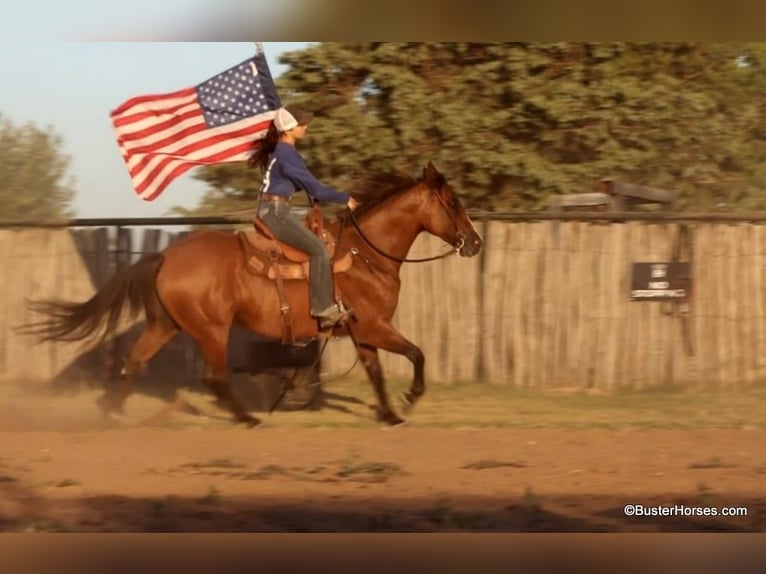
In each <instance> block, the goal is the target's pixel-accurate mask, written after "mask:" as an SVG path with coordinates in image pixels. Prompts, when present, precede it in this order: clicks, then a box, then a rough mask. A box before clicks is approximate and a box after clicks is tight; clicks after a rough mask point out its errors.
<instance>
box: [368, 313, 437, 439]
mask: <svg viewBox="0 0 766 574" xmlns="http://www.w3.org/2000/svg"><path fill="white" fill-rule="evenodd" d="M378 349H383V350H384V351H389V352H391V353H396V354H398V355H403V356H405V357H407V358H408V359H409V360H410V362H411V363H412V366H413V379H412V385H411V386H410V390H409V391H407V392H406V393H404V395H403V396H402V405H403V408H404V411H405V413H408V412H410V411H411V410H412V407H413V406H415V403H416V402H417V400H418V399H419V398H420V397H421V396H423V394H424V393H425V390H426V388H425V379H424V374H423V371H424V366H425V357H424V356H423V352H422V351H421V350H420V348H419V347H418V346H417V345H415V344H414V343H412V342H410V341H408V340H407V339H406V338H404V336H402V334H401V333H399V332H398V331H397V330H396V329H394V327H393V326H392V325H391V324H390V323H383V322H380V323H376V324H375V326H374V328H371V329H369V331H368V332H365V333H364V336H362V335H361V334H360V335H359V346H358V351H359V357H360V358H361V359H362V363H363V364H364V368H365V369H366V371H367V376H368V377H369V378H370V382H371V383H372V386H373V388H374V389H375V395H376V396H377V398H378V418H379V419H380V420H381V421H384V422H387V423H389V424H392V425H395V424H400V423H402V422H404V421H403V420H402V419H401V418H400V417H399V416H398V415H397V414H396V413H395V412H394V410H393V409H392V408H391V405H390V403H389V401H388V395H387V393H386V389H385V381H384V379H383V369H382V368H381V366H380V359H379V358H378V351H377V350H378Z"/></svg>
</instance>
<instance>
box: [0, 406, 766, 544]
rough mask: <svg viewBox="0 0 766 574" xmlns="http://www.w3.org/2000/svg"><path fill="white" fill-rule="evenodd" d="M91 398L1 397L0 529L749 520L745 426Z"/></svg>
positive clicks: (765, 460)
mask: <svg viewBox="0 0 766 574" xmlns="http://www.w3.org/2000/svg"><path fill="white" fill-rule="evenodd" d="M92 398H93V396H86V397H83V398H76V399H73V398H57V399H56V402H55V403H53V402H49V401H44V402H43V401H40V400H36V402H35V400H33V399H32V398H30V399H29V401H28V402H27V403H25V404H20V402H19V401H18V400H13V401H10V400H6V401H5V402H0V530H1V531H15V532H32V531H43V532H61V531H66V532H391V531H396V532H445V531H457V532H461V531H462V532H466V531H469V532H625V531H637V532H638V531H640V532H667V531H673V532H707V531H728V532H762V531H765V530H766V521H764V518H766V496H764V491H765V489H764V478H766V450H765V449H764V444H765V441H764V439H766V431H763V430H760V429H750V430H744V429H743V430H738V429H704V430H664V429H626V430H618V431H615V430H576V429H575V430H565V429H552V428H529V429H508V428H478V427H461V428H432V427H430V428H429V427H425V426H420V427H419V426H418V422H417V417H412V418H411V419H410V422H408V424H406V425H403V426H401V427H396V428H383V427H380V426H378V425H376V424H374V423H373V422H372V421H370V423H369V424H365V425H362V426H361V427H359V426H357V427H354V426H343V425H342V424H326V425H325V424H323V421H324V420H330V421H335V420H336V419H335V418H324V419H323V417H329V415H327V413H326V412H322V411H320V412H317V413H314V414H302V415H294V414H292V413H275V414H274V415H272V416H271V417H269V416H268V415H265V416H264V421H265V422H264V424H263V425H261V426H260V427H257V428H254V429H245V428H241V427H237V426H234V425H231V424H230V423H229V422H228V420H226V419H225V418H224V417H223V416H218V417H216V416H207V417H199V416H192V415H190V414H186V413H184V412H183V411H169V410H164V411H163V410H162V409H163V408H165V407H164V406H163V405H165V404H166V403H163V402H161V401H159V400H155V399H145V398H131V402H130V404H129V406H130V409H129V414H126V416H125V417H124V418H123V419H122V420H119V421H116V422H112V423H109V424H105V423H104V421H102V420H101V419H100V418H99V415H98V412H97V411H96V409H95V408H94V407H93V404H92V400H91V399H92ZM52 405H55V407H54V406H52ZM296 417H303V418H296ZM311 417H314V418H311ZM627 504H633V505H643V506H644V507H652V508H654V509H657V508H658V507H670V508H671V510H669V512H673V511H674V510H672V509H673V508H674V507H678V508H677V509H675V513H676V514H675V515H659V516H658V515H655V516H627V515H626V514H625V512H624V510H623V509H624V507H625V505H627ZM724 507H744V508H745V509H746V515H744V516H722V515H721V512H723V509H724ZM697 508H699V509H705V508H707V509H715V510H716V511H717V512H718V515H717V516H694V515H690V514H689V513H690V512H695V510H692V509H697ZM709 511H710V510H708V512H709ZM666 512H667V511H666Z"/></svg>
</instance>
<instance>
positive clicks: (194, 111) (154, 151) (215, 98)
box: [111, 51, 280, 201]
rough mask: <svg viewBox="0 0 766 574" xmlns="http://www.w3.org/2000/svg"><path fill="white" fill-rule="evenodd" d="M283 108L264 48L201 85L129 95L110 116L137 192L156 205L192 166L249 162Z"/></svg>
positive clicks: (142, 197)
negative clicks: (171, 185)
mask: <svg viewBox="0 0 766 574" xmlns="http://www.w3.org/2000/svg"><path fill="white" fill-rule="evenodd" d="M279 106H280V101H279V97H278V96H277V91H276V87H275V86H274V81H273V79H272V77H271V73H270V72H269V67H268V64H267V62H266V57H265V55H264V53H263V52H262V51H259V52H258V53H257V54H256V55H255V56H253V57H252V58H250V59H248V60H245V61H244V62H242V63H241V64H239V65H237V66H234V67H233V68H230V69H228V70H226V71H225V72H222V73H220V74H218V75H216V76H213V77H212V78H210V79H209V80H207V81H206V82H203V83H202V84H199V85H198V86H195V87H192V88H186V89H183V90H178V91H177V92H172V93H169V94H161V95H153V96H138V97H135V98H131V99H129V100H128V101H126V102H125V103H124V104H122V105H121V106H120V107H119V108H117V109H116V110H114V111H113V112H112V113H111V118H112V124H113V125H114V129H115V132H116V134H117V143H118V145H119V146H120V151H121V152H122V157H123V159H124V160H125V163H126V164H127V166H128V171H129V173H130V177H131V179H132V181H133V187H134V188H135V190H136V193H137V194H138V196H139V197H140V198H141V199H144V200H146V201H152V200H153V199H155V198H156V197H157V196H159V195H160V194H161V193H162V192H163V191H164V189H165V188H166V187H167V186H168V185H169V184H170V183H171V182H172V181H173V180H174V179H175V178H177V177H178V176H180V175H181V174H183V173H184V172H186V171H188V170H189V169H191V168H192V167H195V166H199V165H212V164H219V163H224V162H233V161H242V160H246V159H247V158H248V157H249V155H250V154H251V153H252V151H253V149H254V148H253V144H254V142H257V140H259V139H262V138H263V137H264V136H265V135H266V130H267V129H268V127H269V124H270V123H271V120H272V118H273V117H274V113H275V111H276V110H277V109H278V108H279Z"/></svg>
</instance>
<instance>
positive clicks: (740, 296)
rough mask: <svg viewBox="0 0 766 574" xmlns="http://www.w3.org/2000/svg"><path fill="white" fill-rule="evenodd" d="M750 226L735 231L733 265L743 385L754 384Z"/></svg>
mask: <svg viewBox="0 0 766 574" xmlns="http://www.w3.org/2000/svg"><path fill="white" fill-rule="evenodd" d="M753 227H754V226H753V225H752V224H743V225H738V226H737V227H736V231H737V233H736V234H735V239H736V253H737V255H736V259H735V261H734V273H735V282H734V291H735V300H736V303H737V326H738V328H739V341H740V345H739V348H738V352H739V361H740V372H741V374H742V381H741V382H742V383H743V384H747V383H750V382H753V381H755V372H756V362H757V361H756V359H755V356H754V355H755V344H756V342H757V341H756V340H755V337H754V335H755V326H754V325H753V323H754V319H753V314H752V313H750V312H748V311H749V310H751V309H752V303H753V301H752V293H753V292H754V291H753V287H754V285H753V283H754V282H753V273H752V268H753V266H754V259H755V257H754V254H753V251H754V241H753V239H754V231H753Z"/></svg>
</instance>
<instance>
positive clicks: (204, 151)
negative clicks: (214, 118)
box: [131, 132, 255, 193]
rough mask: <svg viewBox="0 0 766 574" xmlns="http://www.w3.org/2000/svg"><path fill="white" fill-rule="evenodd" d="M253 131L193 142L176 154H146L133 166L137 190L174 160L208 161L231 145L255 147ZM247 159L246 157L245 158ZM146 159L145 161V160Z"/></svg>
mask: <svg viewBox="0 0 766 574" xmlns="http://www.w3.org/2000/svg"><path fill="white" fill-rule="evenodd" d="M254 135H255V134H252V133H249V132H248V133H243V134H240V135H239V136H238V137H226V138H224V137H219V138H218V141H217V142H212V143H210V142H204V143H203V142H200V143H197V144H191V147H193V149H189V150H184V151H183V153H176V154H166V155H165V154H163V155H158V154H146V155H145V156H144V157H143V158H141V160H139V163H138V164H137V165H136V166H135V167H132V168H131V175H132V176H133V179H134V183H135V186H136V191H137V192H139V193H140V192H142V191H143V189H144V188H145V185H146V183H145V180H147V179H149V180H150V179H152V178H154V177H156V176H157V174H158V173H159V171H160V170H162V169H163V168H164V167H165V166H166V165H168V164H169V163H172V162H177V161H179V159H183V160H184V161H189V162H192V163H195V162H203V163H204V162H207V159H206V158H207V157H208V156H209V155H210V154H211V153H213V154H216V153H218V152H220V151H221V150H225V149H229V148H231V147H237V148H240V147H243V146H245V147H246V149H250V150H252V149H253V139H254ZM245 159H246V158H245ZM144 160H145V161H144Z"/></svg>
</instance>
